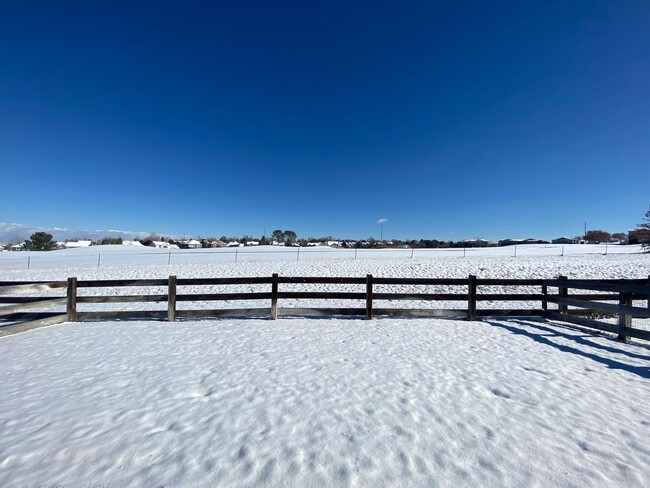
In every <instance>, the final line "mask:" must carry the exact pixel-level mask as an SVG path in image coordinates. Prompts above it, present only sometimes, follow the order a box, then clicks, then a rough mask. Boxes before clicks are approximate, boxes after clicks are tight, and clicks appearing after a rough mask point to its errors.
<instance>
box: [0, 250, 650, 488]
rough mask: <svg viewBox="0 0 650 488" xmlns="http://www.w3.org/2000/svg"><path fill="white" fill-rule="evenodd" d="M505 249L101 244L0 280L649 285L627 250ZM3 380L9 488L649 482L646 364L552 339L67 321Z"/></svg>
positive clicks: (556, 327)
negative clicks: (332, 279) (384, 279)
mask: <svg viewBox="0 0 650 488" xmlns="http://www.w3.org/2000/svg"><path fill="white" fill-rule="evenodd" d="M517 247H518V250H517V256H516V257H515V256H514V255H513V253H512V251H513V249H512V248H490V249H479V250H472V251H471V253H470V250H467V256H466V257H464V258H463V257H462V254H459V250H457V249H456V250H440V251H436V250H434V252H431V253H425V252H424V251H423V252H422V253H420V252H419V251H420V250H416V252H415V253H414V257H413V258H411V257H410V252H411V251H410V250H406V251H400V250H391V251H381V252H375V251H368V250H366V251H364V252H363V253H361V252H359V253H358V255H357V259H354V250H335V249H328V248H324V249H323V251H321V250H320V248H319V249H318V250H317V251H316V250H311V249H309V250H306V249H301V251H300V255H299V260H298V259H296V254H297V252H296V251H297V250H295V249H290V250H289V251H290V253H289V254H288V253H287V250H286V248H280V247H271V246H263V247H260V248H246V249H245V250H240V251H239V253H238V261H237V262H234V259H233V258H234V255H235V251H231V250H227V249H224V250H210V251H211V252H205V251H202V252H198V251H191V250H190V251H183V252H179V253H178V255H176V254H175V253H172V258H177V259H178V260H177V261H171V262H170V264H167V263H168V258H169V252H168V251H160V250H155V249H151V248H141V247H132V246H97V247H94V248H84V249H76V250H63V251H53V252H49V253H3V255H2V257H1V258H0V280H41V279H44V280H59V279H65V278H67V277H68V276H77V277H79V278H80V279H128V278H161V277H167V276H169V275H170V274H175V275H177V276H179V277H222V276H226V277H227V276H270V275H271V273H276V272H277V273H279V274H281V275H285V276H299V275H303V276H365V275H366V274H368V273H371V274H373V275H374V276H394V277H401V276H409V277H449V278H455V277H461V278H465V277H467V276H468V275H469V274H475V275H478V276H479V277H483V278H506V277H508V278H533V277H536V278H539V277H548V278H552V277H555V276H558V275H559V274H563V275H566V276H569V277H571V278H647V277H648V274H649V270H650V256H648V255H643V254H639V253H638V251H639V249H638V246H637V247H635V246H610V250H609V251H608V254H607V255H605V254H604V252H603V251H604V246H577V245H576V246H568V245H567V246H564V247H565V253H564V256H560V250H561V248H562V246H530V247H529V246H517ZM611 247H615V251H616V253H614V252H613V251H612V250H611ZM220 251H221V252H220ZM310 251H311V252H310ZM506 251H508V252H506ZM312 252H313V254H312ZM460 252H461V253H462V250H460ZM100 253H101V260H99V261H100V262H99V267H98V254H100ZM8 255H10V256H8ZM16 255H17V256H18V257H15V256H16ZM26 255H29V256H30V261H31V264H32V265H35V266H33V267H32V268H31V269H29V270H27V269H24V268H22V264H24V261H26V257H25V256H26ZM21 260H22V261H21ZM21 268H22V269H21ZM351 286H352V285H351ZM188 288H191V287H188ZM207 288H209V287H204V288H202V289H200V291H201V292H209V291H208V290H207ZM215 289H216V287H215ZM134 290H136V291H134V292H139V293H143V292H145V291H143V290H142V289H139V290H138V289H134ZM197 291H198V289H197V290H194V289H190V290H184V292H197ZM228 291H232V292H235V291H237V286H235V287H230V288H228ZM244 291H249V290H248V289H247V288H245V289H244ZM337 291H344V288H343V287H339V288H337ZM97 292H98V293H106V290H98V291H97ZM150 292H151V290H147V291H146V293H150ZM129 293H131V291H129ZM249 304H250V302H249ZM133 305H136V304H133ZM144 305H146V306H150V305H151V306H156V304H144ZM144 305H143V306H144ZM250 305H252V304H250ZM265 305H266V306H268V304H265ZM285 305H289V306H290V305H291V303H288V304H280V306H285ZM320 305H321V306H324V304H323V303H322V301H321V302H320ZM344 305H345V306H351V305H350V302H347V303H345V304H344ZM409 305H412V304H405V306H409ZM537 305H539V304H537ZM96 306H100V305H96ZM121 306H124V305H121ZM129 306H130V305H129ZM158 306H159V305H158ZM211 306H214V304H211ZM226 306H229V307H232V306H235V304H234V303H230V304H226ZM327 306H336V304H335V303H334V302H333V301H331V302H328V303H327ZM461 306H464V304H461ZM0 369H1V370H2V372H3V373H2V375H0V392H1V394H0V486H3V487H24V486H60V487H75V486H83V487H86V486H93V487H94V486H188V487H189V486H191V487H195V486H198V487H201V486H205V487H212V486H233V487H235V486H237V487H239V486H378V487H382V486H386V487H388V486H457V485H458V486H477V485H478V486H575V487H579V486H580V487H581V486H625V487H628V486H629V487H635V486H639V487H642V486H648V484H650V448H649V447H648V444H647V439H648V437H649V435H650V407H649V406H648V405H650V383H649V381H648V380H649V378H650V349H649V348H648V347H645V346H641V345H638V344H624V343H620V342H617V341H615V340H613V339H611V338H609V337H606V336H602V335H595V334H591V333H588V332H585V331H582V330H575V329H571V328H567V327H564V326H563V325H562V324H558V323H550V322H543V321H534V320H529V319H513V320H503V319H486V320H483V321H475V322H468V321H457V320H442V319H395V318H378V319H375V320H373V321H365V320H361V319H338V318H320V319H316V318H299V317H293V318H289V317H284V318H280V319H278V320H276V321H271V320H260V319H223V320H203V321H179V322H175V323H167V322H162V321H113V322H83V323H74V324H73V323H67V324H61V325H58V326H51V327H46V328H41V329H35V330H31V331H28V332H24V333H20V334H15V335H10V336H6V337H3V338H0Z"/></svg>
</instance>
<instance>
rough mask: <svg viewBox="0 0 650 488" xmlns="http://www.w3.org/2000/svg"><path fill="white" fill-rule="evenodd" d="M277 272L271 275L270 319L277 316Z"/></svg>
mask: <svg viewBox="0 0 650 488" xmlns="http://www.w3.org/2000/svg"><path fill="white" fill-rule="evenodd" d="M278 282H279V280H278V274H277V273H273V276H272V277H271V320H275V319H277V318H278Z"/></svg>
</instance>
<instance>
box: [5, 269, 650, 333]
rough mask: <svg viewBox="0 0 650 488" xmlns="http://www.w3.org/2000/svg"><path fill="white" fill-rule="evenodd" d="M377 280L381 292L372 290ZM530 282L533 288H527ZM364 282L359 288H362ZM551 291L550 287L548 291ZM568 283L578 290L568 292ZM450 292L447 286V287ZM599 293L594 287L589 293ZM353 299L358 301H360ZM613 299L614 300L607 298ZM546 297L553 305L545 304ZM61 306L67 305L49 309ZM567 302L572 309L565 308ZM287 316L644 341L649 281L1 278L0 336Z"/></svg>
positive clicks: (649, 303)
mask: <svg viewBox="0 0 650 488" xmlns="http://www.w3.org/2000/svg"><path fill="white" fill-rule="evenodd" d="M230 285H270V289H267V290H264V291H259V290H255V291H250V292H232V293H224V292H219V293H179V291H178V290H179V287H201V286H230ZM281 285H282V286H286V285H293V286H291V288H295V287H296V286H297V285H359V286H361V287H362V288H360V289H359V290H358V291H354V292H351V291H329V290H328V291H312V290H309V291H296V290H295V289H290V290H286V289H285V290H281V289H280V288H281ZM401 285H409V286H434V287H436V286H439V287H448V288H452V289H458V290H459V291H458V292H457V293H448V292H445V293H431V292H428V291H423V292H414V291H408V292H403V291H386V290H384V289H383V288H384V287H385V286H401ZM487 286H489V287H492V288H494V287H497V288H498V287H500V288H505V287H526V288H527V290H526V292H525V293H522V292H518V293H514V292H507V291H506V292H503V293H494V290H493V289H490V290H489V292H485V291H482V290H481V287H487ZM132 287H149V288H151V287H154V288H160V287H165V288H166V289H167V292H166V293H160V292H159V291H158V292H157V293H151V294H146V293H143V294H137V293H136V294H133V291H132V290H131V288H132ZM378 287H382V288H381V291H377V290H378ZM531 287H533V288H536V289H537V290H535V291H534V292H531V291H530V288H531ZM91 288H107V289H113V290H115V289H117V290H119V291H122V290H123V289H125V288H128V290H127V292H126V293H122V294H119V292H118V294H112V295H106V294H105V295H92V294H83V293H81V294H80V290H83V289H91ZM364 288H365V289H364ZM60 289H65V290H66V295H65V296H60V295H58V296H24V295H23V294H25V293H28V292H39V293H42V292H44V291H50V290H53V291H55V292H56V290H60ZM554 290H555V292H554V293H551V291H554ZM570 290H578V291H580V293H577V294H571V295H569V291H570ZM434 291H435V290H434ZM446 291H449V290H446ZM588 292H598V293H588ZM279 300H298V301H300V300H303V301H304V300H337V301H348V300H349V301H352V302H356V304H354V303H353V304H352V305H351V306H350V307H305V306H296V307H280V306H279V305H278V301H279ZM643 300H645V301H646V307H639V306H635V305H634V302H635V301H643ZM225 301H257V302H259V301H266V302H267V303H268V305H269V306H264V307H249V308H205V309H183V308H180V309H179V307H178V304H179V303H192V302H204V303H213V302H225ZM408 301H422V302H463V301H464V302H466V303H467V308H466V309H444V308H415V307H408V308H389V307H376V305H377V302H408ZM358 302H362V303H364V302H365V303H364V306H363V307H360V306H359V303H358ZM481 302H527V303H530V302H539V304H540V305H539V307H534V308H481V307H479V304H480V303H481ZM612 302H614V303H612ZM107 303H108V304H132V303H161V304H166V309H163V310H133V309H131V310H129V309H128V308H127V309H126V310H125V309H120V310H112V311H106V310H81V311H80V310H78V308H79V307H78V305H79V304H107ZM549 304H554V305H556V306H557V308H555V309H550V308H549ZM53 307H55V308H56V307H65V312H62V311H53V310H52V308H53ZM569 307H572V308H569ZM603 314H607V315H610V316H612V315H615V316H617V317H618V321H617V323H616V324H611V323H607V322H603V321H602V320H597V319H596V318H594V317H595V316H597V315H603ZM286 315H358V316H365V318H366V319H368V320H370V319H372V318H373V317H375V316H386V315H401V316H423V317H466V318H467V319H469V320H475V319H476V318H477V317H483V316H495V315H503V316H539V317H546V318H549V319H554V320H562V321H564V322H570V323H573V324H576V325H580V326H583V327H590V328H595V329H598V330H605V331H608V332H613V333H616V334H617V335H618V337H619V338H620V339H622V340H626V339H627V338H628V337H634V338H637V339H643V340H650V330H644V329H639V328H634V327H633V326H632V324H633V322H632V319H633V318H645V319H647V318H650V278H648V279H647V280H643V279H634V280H569V279H567V278H566V277H559V278H558V279H550V280H549V279H492V278H490V279H481V278H477V277H476V276H472V275H470V276H468V277H467V278H449V279H446V278H387V277H373V276H372V275H367V276H366V277H300V276H279V275H277V274H273V275H272V276H266V277H237V278H177V277H176V276H170V277H169V278H168V279H150V280H92V281H91V280H77V278H74V277H72V278H68V280H67V281H53V282H45V281H29V282H28V281H23V282H17V281H2V282H0V335H5V334H7V333H13V332H16V331H20V330H25V328H26V327H30V328H31V327H35V326H39V325H50V324H54V323H59V322H64V321H70V322H75V321H79V320H96V319H105V320H110V319H140V318H154V319H166V320H168V321H175V320H176V319H178V318H208V317H228V316H251V317H260V316H261V317H264V316H266V317H269V318H271V319H272V320H275V319H276V318H277V317H278V316H286Z"/></svg>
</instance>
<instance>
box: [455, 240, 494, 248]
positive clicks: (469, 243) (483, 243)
mask: <svg viewBox="0 0 650 488" xmlns="http://www.w3.org/2000/svg"><path fill="white" fill-rule="evenodd" d="M489 245H490V241H487V240H485V239H466V240H464V241H458V242H457V243H456V244H454V246H455V247H488V246H489Z"/></svg>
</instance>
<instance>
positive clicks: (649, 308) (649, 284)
mask: <svg viewBox="0 0 650 488" xmlns="http://www.w3.org/2000/svg"><path fill="white" fill-rule="evenodd" d="M648 286H649V287H650V276H648ZM647 302H648V303H647V305H648V310H650V291H648V296H647Z"/></svg>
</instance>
